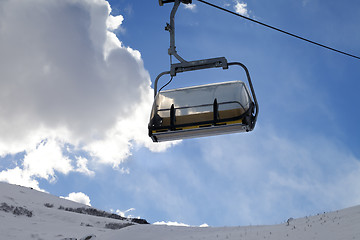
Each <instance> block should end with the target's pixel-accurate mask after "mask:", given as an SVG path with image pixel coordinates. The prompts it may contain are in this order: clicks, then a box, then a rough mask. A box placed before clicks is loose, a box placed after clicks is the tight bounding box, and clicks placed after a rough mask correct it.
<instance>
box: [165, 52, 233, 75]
mask: <svg viewBox="0 0 360 240" xmlns="http://www.w3.org/2000/svg"><path fill="white" fill-rule="evenodd" d="M218 67H222V68H223V69H227V68H228V62H227V60H226V58H224V57H219V58H210V59H203V60H197V61H190V62H181V63H175V64H171V68H170V75H171V76H172V77H174V76H176V74H177V73H181V72H187V71H194V70H201V69H207V68H218Z"/></svg>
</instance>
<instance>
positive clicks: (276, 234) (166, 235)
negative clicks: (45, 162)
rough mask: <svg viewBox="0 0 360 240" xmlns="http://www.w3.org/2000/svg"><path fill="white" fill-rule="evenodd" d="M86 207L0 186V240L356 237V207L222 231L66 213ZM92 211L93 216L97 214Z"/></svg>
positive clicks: (359, 220) (359, 217)
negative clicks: (280, 222) (282, 221)
mask: <svg viewBox="0 0 360 240" xmlns="http://www.w3.org/2000/svg"><path fill="white" fill-rule="evenodd" d="M88 208H89V207H88V206H85V205H82V204H79V203H75V202H72V201H69V200H65V199H62V198H58V197H55V196H52V195H50V194H46V193H42V192H38V191H36V190H33V189H29V188H25V187H20V186H15V185H10V184H7V183H1V182H0V239H1V240H2V239H9V240H10V239H15V240H18V239H21V240H24V239H37V240H40V239H46V240H48V239H59V240H60V239H61V240H80V239H82V240H94V239H101V240H118V239H136V240H141V239H156V240H161V239H179V240H185V239H189V240H190V239H192V240H194V239H206V240H217V239H230V240H231V239H234V240H235V239H236V240H259V239H274V240H282V239H284V240H285V239H286V240H295V239H296V240H302V239H304V240H305V239H306V240H308V239H324V240H328V239H339V240H340V239H341V240H347V239H349V240H353V239H360V206H356V207H352V208H347V209H344V210H339V211H336V212H330V213H323V214H318V215H315V216H311V217H305V218H300V219H292V220H289V221H288V223H284V224H280V225H272V226H249V227H224V228H212V227H206V228H199V227H170V226H159V225H149V224H137V223H134V222H133V221H132V220H131V219H123V220H119V219H113V218H106V217H99V216H92V215H88V214H84V213H76V212H72V211H74V210H76V211H78V212H79V211H83V212H84V211H86V209H88ZM84 209H85V210H84ZM68 210H72V211H68ZM92 211H95V214H98V213H101V212H102V211H96V210H92ZM99 215H101V214H99ZM105 215H106V214H105Z"/></svg>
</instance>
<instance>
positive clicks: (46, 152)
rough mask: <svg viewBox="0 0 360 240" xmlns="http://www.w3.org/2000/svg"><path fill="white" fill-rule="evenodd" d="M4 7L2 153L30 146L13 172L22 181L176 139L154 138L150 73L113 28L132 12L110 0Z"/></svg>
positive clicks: (83, 168) (0, 23)
mask: <svg viewBox="0 0 360 240" xmlns="http://www.w3.org/2000/svg"><path fill="white" fill-rule="evenodd" d="M34 5H36V6H37V7H36V8H34V7H33V6H34ZM0 9H1V14H0V42H1V44H0V52H1V55H0V78H1V81H0V116H2V117H1V118H0V132H1V134H0V157H4V156H6V155H7V154H16V153H20V152H25V153H26V154H25V158H24V159H22V161H23V164H22V165H21V166H20V165H19V166H18V167H17V168H14V169H12V170H13V171H20V170H21V171H22V176H23V177H22V178H21V179H23V182H24V184H25V183H26V184H32V185H34V184H35V185H36V184H37V183H36V181H35V182H34V179H35V178H44V179H47V180H50V181H51V180H52V181H54V180H55V179H56V172H60V173H63V174H67V173H69V172H70V171H78V172H82V173H84V174H87V175H93V172H92V171H91V170H89V169H88V168H87V165H88V161H93V160H98V161H99V162H101V163H104V164H110V165H112V166H114V167H117V166H119V164H121V163H122V162H123V161H124V159H126V158H127V157H129V156H130V155H131V150H132V148H134V147H136V146H146V147H148V148H149V149H151V150H152V151H162V150H164V149H166V148H167V147H168V146H170V145H171V143H170V144H169V143H168V144H156V145H155V144H153V143H152V142H151V139H150V138H149V137H148V136H147V121H148V118H149V115H150V108H151V104H152V89H151V88H150V84H151V82H150V76H149V73H148V72H147V71H146V70H145V68H144V65H143V61H142V59H141V54H140V52H139V51H137V50H134V49H132V48H131V47H127V46H124V45H123V44H122V43H121V41H120V40H119V39H118V38H117V37H116V35H115V34H114V33H113V32H112V31H114V30H116V29H117V28H119V27H120V26H121V24H122V22H123V20H124V19H123V17H122V16H121V15H119V16H111V15H110V12H111V8H110V5H109V3H108V2H107V1H105V0H85V1H84V0H64V1H56V0H49V1H42V0H34V1H31V2H28V1H25V2H24V1H20V0H9V1H1V2H0ZM30 9H31V11H30ZM68 145H70V146H73V148H71V149H73V150H71V151H73V152H68V153H66V154H65V153H64V148H65V146H68ZM74 149H75V150H74ZM76 151H78V152H81V151H83V152H84V151H85V152H87V155H88V156H91V158H88V159H85V158H81V157H79V156H77V154H76ZM74 155H75V157H74ZM73 162H76V164H75V165H76V166H74V164H73ZM10 170H11V169H9V170H4V171H3V172H2V173H1V174H2V176H8V174H6V173H8V172H9V171H10ZM9 179H10V177H9ZM17 181H19V179H18V180H17Z"/></svg>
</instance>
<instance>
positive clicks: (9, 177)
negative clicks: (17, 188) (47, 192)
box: [0, 167, 43, 191]
mask: <svg viewBox="0 0 360 240" xmlns="http://www.w3.org/2000/svg"><path fill="white" fill-rule="evenodd" d="M0 181H2V182H8V183H11V184H17V185H21V186H26V187H31V188H34V189H36V190H40V191H43V190H41V189H40V187H39V182H38V181H36V180H34V179H33V178H32V176H31V174H30V173H29V172H28V171H24V170H23V169H21V168H19V167H15V168H13V169H8V170H4V171H2V172H0Z"/></svg>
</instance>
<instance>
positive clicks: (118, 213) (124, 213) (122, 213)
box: [115, 208, 135, 218]
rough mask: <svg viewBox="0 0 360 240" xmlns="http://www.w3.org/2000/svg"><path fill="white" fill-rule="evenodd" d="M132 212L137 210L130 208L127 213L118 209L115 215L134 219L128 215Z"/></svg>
mask: <svg viewBox="0 0 360 240" xmlns="http://www.w3.org/2000/svg"><path fill="white" fill-rule="evenodd" d="M132 211H135V208H129V209H128V210H125V211H121V210H119V209H118V210H116V211H115V213H116V214H117V215H120V216H121V217H126V218H133V217H134V216H132V215H129V214H128V213H129V212H132Z"/></svg>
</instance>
